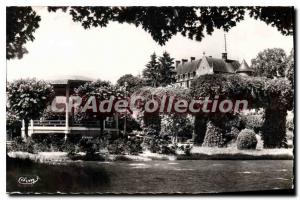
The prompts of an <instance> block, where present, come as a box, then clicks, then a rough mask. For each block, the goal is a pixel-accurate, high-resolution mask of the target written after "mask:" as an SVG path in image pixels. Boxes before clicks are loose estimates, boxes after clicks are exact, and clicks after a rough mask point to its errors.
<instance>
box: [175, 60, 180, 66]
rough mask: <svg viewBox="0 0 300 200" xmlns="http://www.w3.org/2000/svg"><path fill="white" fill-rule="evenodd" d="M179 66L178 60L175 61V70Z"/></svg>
mask: <svg viewBox="0 0 300 200" xmlns="http://www.w3.org/2000/svg"><path fill="white" fill-rule="evenodd" d="M179 64H180V60H176V68H177V67H178V65H179Z"/></svg>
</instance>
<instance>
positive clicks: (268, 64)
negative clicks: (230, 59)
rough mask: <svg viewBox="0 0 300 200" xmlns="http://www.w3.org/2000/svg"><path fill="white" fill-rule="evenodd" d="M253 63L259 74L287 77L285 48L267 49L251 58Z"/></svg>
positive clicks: (270, 76)
mask: <svg viewBox="0 0 300 200" xmlns="http://www.w3.org/2000/svg"><path fill="white" fill-rule="evenodd" d="M251 63H252V67H253V68H254V69H255V71H256V74H257V75H258V76H265V77H267V78H274V77H276V78H278V77H281V78H282V77H285V73H286V69H287V56H286V54H285V52H284V50H283V49H279V48H274V49H266V50H264V51H262V52H260V53H258V55H257V57H256V58H255V59H252V60H251Z"/></svg>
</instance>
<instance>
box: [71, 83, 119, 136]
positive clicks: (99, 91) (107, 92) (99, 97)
mask: <svg viewBox="0 0 300 200" xmlns="http://www.w3.org/2000/svg"><path fill="white" fill-rule="evenodd" d="M74 90H75V93H76V95H78V96H80V97H81V98H82V104H81V105H80V106H79V109H77V111H76V112H75V115H74V119H75V121H77V122H85V121H89V120H98V121H99V122H100V123H99V126H100V129H101V133H103V131H104V129H103V128H104V127H103V121H104V120H105V118H106V117H107V116H112V114H113V110H111V112H108V113H104V112H100V111H99V110H98V106H97V112H94V111H93V110H87V111H86V112H82V109H83V108H84V105H85V104H87V101H88V99H89V98H91V97H94V98H95V99H96V103H100V101H104V100H109V99H110V98H111V97H114V98H123V97H124V94H123V92H122V91H121V90H119V89H118V88H116V87H114V86H113V85H112V84H111V83H110V82H109V81H102V80H96V81H93V82H87V83H84V84H83V85H80V86H79V87H77V88H75V89H74Z"/></svg>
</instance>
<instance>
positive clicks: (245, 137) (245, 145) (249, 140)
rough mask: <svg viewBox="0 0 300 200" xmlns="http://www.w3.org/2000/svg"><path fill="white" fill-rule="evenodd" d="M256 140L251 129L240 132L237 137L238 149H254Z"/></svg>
mask: <svg viewBox="0 0 300 200" xmlns="http://www.w3.org/2000/svg"><path fill="white" fill-rule="evenodd" d="M256 145H257V139H256V136H255V133H254V131H253V130H251V129H244V130H242V131H241V132H240V133H239V135H238V137H237V148H238V149H256Z"/></svg>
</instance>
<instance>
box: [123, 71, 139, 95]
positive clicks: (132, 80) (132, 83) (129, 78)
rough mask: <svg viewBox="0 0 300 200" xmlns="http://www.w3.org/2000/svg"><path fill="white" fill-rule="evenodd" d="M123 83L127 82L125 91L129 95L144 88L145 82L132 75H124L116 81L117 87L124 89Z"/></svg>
mask: <svg viewBox="0 0 300 200" xmlns="http://www.w3.org/2000/svg"><path fill="white" fill-rule="evenodd" d="M125 82H127V88H126V89H127V91H128V92H129V94H132V93H134V92H135V91H136V90H137V89H139V88H141V87H143V86H145V81H144V80H143V79H141V78H139V77H137V76H133V75H132V74H125V75H123V76H121V77H120V78H119V79H118V80H117V86H118V87H124V85H125Z"/></svg>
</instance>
